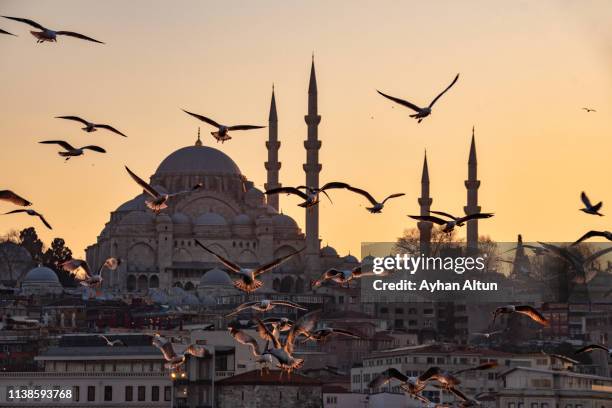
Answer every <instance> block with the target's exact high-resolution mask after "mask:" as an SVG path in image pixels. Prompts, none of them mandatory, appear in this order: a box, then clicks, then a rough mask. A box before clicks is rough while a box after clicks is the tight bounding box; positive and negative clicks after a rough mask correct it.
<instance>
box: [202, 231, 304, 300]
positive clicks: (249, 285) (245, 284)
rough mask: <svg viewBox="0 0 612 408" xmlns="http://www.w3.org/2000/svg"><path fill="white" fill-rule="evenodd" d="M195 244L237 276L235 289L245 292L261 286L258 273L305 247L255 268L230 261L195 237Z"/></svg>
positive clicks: (275, 265)
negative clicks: (244, 266)
mask: <svg viewBox="0 0 612 408" xmlns="http://www.w3.org/2000/svg"><path fill="white" fill-rule="evenodd" d="M195 243H196V245H198V246H199V247H201V248H202V249H204V250H205V251H206V252H208V253H209V254H211V255H213V256H214V257H215V258H217V259H218V260H219V262H221V263H222V264H223V265H225V267H226V268H228V269H229V270H230V272H232V273H234V274H236V275H238V276H239V279H237V280H235V281H234V286H235V287H236V289H238V290H241V291H243V292H246V293H251V292H254V291H256V290H257V289H259V288H260V287H262V286H263V282H262V281H260V280H259V279H257V277H259V275H261V274H263V273H265V272H268V271H271V270H272V269H274V268H276V267H278V266H280V265H281V264H283V263H285V262H287V261H288V260H289V259H291V258H293V257H294V256H296V255H297V254H299V253H300V252H302V251H304V249H305V248H302V249H300V250H299V251H294V252H292V253H290V254H288V255H284V256H281V257H279V258H276V259H274V260H273V261H271V262H268V263H266V264H263V265H260V266H258V267H257V268H243V267H241V266H240V265H238V264H236V263H235V262H232V261H230V260H229V259H226V258H224V257H222V256H221V255H219V254H217V253H216V252H214V251H213V250H212V249H210V248H208V247H206V246H204V244H202V243H201V242H200V241H198V240H197V239H196V240H195Z"/></svg>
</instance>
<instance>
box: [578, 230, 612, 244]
mask: <svg viewBox="0 0 612 408" xmlns="http://www.w3.org/2000/svg"><path fill="white" fill-rule="evenodd" d="M593 237H602V238H605V239H607V240H608V241H612V232H610V231H589V232H587V233H586V234H584V235H583V236H581V237H580V238H578V240H577V241H576V242H574V243H573V244H572V245H578V244H579V243H581V242H582V241H585V240H587V239H589V238H593Z"/></svg>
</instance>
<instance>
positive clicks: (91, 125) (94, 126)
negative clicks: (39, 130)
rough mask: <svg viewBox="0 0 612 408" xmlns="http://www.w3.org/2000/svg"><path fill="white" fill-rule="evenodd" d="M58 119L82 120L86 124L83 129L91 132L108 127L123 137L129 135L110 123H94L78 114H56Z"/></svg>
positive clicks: (107, 128)
mask: <svg viewBox="0 0 612 408" xmlns="http://www.w3.org/2000/svg"><path fill="white" fill-rule="evenodd" d="M55 118H56V119H66V120H73V121H75V122H80V123H82V124H83V125H85V127H84V128H82V130H84V131H85V132H87V133H91V132H95V131H96V130H98V129H106V130H110V131H111V132H113V133H116V134H118V135H121V136H123V137H127V136H126V135H125V134H123V133H121V132H120V131H118V130H117V129H115V128H114V127H112V126H110V125H104V124H100V123H93V122H89V121H87V120H85V119H82V118H80V117H78V116H56V117H55Z"/></svg>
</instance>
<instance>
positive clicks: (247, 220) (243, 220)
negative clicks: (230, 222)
mask: <svg viewBox="0 0 612 408" xmlns="http://www.w3.org/2000/svg"><path fill="white" fill-rule="evenodd" d="M252 223H253V221H252V220H251V217H249V216H248V215H246V214H238V215H237V216H236V217H234V225H251V224H252Z"/></svg>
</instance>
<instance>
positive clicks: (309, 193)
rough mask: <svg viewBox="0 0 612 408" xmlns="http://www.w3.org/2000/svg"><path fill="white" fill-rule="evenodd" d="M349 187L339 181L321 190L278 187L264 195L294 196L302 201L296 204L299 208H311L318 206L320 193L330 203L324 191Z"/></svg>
mask: <svg viewBox="0 0 612 408" xmlns="http://www.w3.org/2000/svg"><path fill="white" fill-rule="evenodd" d="M349 187H350V186H349V185H348V184H346V183H341V182H339V181H332V182H330V183H327V184H325V185H324V186H323V187H321V188H314V187H309V186H298V187H278V188H273V189H270V190H266V192H265V194H266V195H271V194H279V193H286V194H294V195H297V196H299V197H301V198H302V199H303V200H304V202H303V203H300V204H298V205H299V206H300V207H303V208H310V207H312V206H315V205H317V204H319V201H320V199H319V194H320V193H323V194H325V196H326V197H327V198H328V199H329V201H330V202H331V198H329V195H327V192H326V190H331V189H338V188H349ZM302 190H304V191H302Z"/></svg>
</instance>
